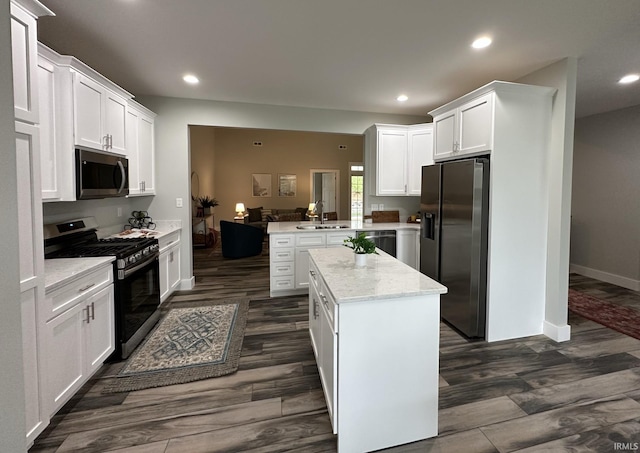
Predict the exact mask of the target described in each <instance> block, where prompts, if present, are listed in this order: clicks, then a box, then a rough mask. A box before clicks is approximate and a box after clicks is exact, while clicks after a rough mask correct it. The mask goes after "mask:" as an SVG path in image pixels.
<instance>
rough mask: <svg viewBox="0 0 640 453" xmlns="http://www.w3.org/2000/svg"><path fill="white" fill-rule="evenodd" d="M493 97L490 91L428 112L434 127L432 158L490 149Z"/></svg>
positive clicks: (445, 157)
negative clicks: (466, 100)
mask: <svg viewBox="0 0 640 453" xmlns="http://www.w3.org/2000/svg"><path fill="white" fill-rule="evenodd" d="M494 99H495V96H494V93H487V94H484V95H481V96H479V97H476V98H474V99H471V100H469V101H468V102H465V103H464V104H462V105H459V106H457V107H454V106H452V105H451V104H447V105H446V106H444V107H441V108H439V109H437V110H434V111H433V112H431V113H432V114H433V124H434V127H435V129H434V131H435V139H434V143H435V148H434V153H433V156H434V160H436V161H438V160H447V159H456V158H458V157H463V156H472V155H479V154H487V153H489V152H491V149H492V148H493V111H494Z"/></svg>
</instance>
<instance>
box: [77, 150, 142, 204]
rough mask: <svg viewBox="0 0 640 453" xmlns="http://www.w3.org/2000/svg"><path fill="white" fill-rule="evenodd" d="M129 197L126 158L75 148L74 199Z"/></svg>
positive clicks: (127, 163)
mask: <svg viewBox="0 0 640 453" xmlns="http://www.w3.org/2000/svg"><path fill="white" fill-rule="evenodd" d="M127 195H129V161H128V160H127V158H126V157H122V156H118V155H115V154H108V153H103V152H99V151H93V150H89V149H85V148H76V198H77V199H78V200H87V199H91V198H111V197H125V196H127Z"/></svg>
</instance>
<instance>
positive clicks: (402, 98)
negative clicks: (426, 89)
mask: <svg viewBox="0 0 640 453" xmlns="http://www.w3.org/2000/svg"><path fill="white" fill-rule="evenodd" d="M407 99H409V96H407V95H406V94H401V95H400V96H398V97H397V98H396V100H397V101H398V102H405V101H406V100H407Z"/></svg>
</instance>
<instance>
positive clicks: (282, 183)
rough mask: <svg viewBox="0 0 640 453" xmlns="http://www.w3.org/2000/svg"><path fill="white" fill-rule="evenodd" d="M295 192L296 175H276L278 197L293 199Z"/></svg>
mask: <svg viewBox="0 0 640 453" xmlns="http://www.w3.org/2000/svg"><path fill="white" fill-rule="evenodd" d="M297 192H298V190H297V177H296V175H278V196H279V197H295V196H296V194H297Z"/></svg>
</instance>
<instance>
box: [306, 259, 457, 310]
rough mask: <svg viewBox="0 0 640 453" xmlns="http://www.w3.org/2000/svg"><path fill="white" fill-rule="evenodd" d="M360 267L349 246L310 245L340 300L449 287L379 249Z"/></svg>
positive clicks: (439, 290)
mask: <svg viewBox="0 0 640 453" xmlns="http://www.w3.org/2000/svg"><path fill="white" fill-rule="evenodd" d="M378 253H379V255H375V254H371V255H369V256H368V257H367V266H366V267H361V268H360V267H356V266H355V260H354V256H353V255H354V254H353V252H352V251H351V250H350V249H349V248H347V247H329V248H323V249H310V250H309V256H310V257H311V258H312V259H313V261H314V262H315V263H316V266H317V267H318V271H319V272H320V274H321V275H322V277H323V279H324V281H325V283H326V284H327V287H328V289H329V291H331V294H332V295H333V297H334V299H335V301H336V303H337V304H340V303H345V302H356V301H363V300H375V299H389V298H396V297H411V296H422V295H428V294H444V293H446V292H447V288H446V287H445V286H443V285H441V284H440V283H438V282H436V281H435V280H433V279H431V278H429V277H427V276H426V275H424V274H422V273H420V272H418V271H416V270H415V269H413V268H412V267H409V266H407V265H406V264H404V263H402V262H401V261H398V260H397V259H395V258H393V257H392V256H390V255H388V254H386V253H384V252H383V251H382V250H379V249H378Z"/></svg>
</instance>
